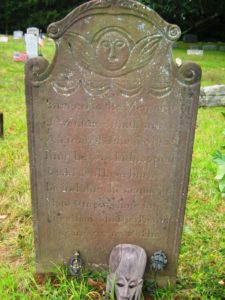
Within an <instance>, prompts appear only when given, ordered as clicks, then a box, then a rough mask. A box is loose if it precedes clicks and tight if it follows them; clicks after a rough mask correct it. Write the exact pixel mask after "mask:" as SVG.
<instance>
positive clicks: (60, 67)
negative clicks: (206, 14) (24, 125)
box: [26, 0, 201, 285]
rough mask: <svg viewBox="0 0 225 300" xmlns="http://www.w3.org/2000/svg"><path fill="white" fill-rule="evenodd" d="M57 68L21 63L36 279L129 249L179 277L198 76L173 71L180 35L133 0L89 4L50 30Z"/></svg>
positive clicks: (163, 279)
mask: <svg viewBox="0 0 225 300" xmlns="http://www.w3.org/2000/svg"><path fill="white" fill-rule="evenodd" d="M48 36H49V37H50V38H52V39H54V40H55V41H56V47H57V51H56V56H55V58H54V60H53V63H52V65H50V66H49V65H48V62H47V61H46V60H45V59H44V58H41V57H39V58H35V59H31V60H29V61H28V63H27V64H26V95H27V116H28V129H29V152H30V165H31V188H32V203H33V221H34V232H35V247H36V261H37V270H38V272H48V271H50V270H52V269H54V267H55V266H56V265H60V264H62V263H64V262H68V260H69V259H70V258H71V257H72V256H73V253H74V251H75V250H79V251H80V254H81V257H82V258H83V260H84V263H85V264H86V266H89V267H90V268H95V269H98V268H99V269H105V268H107V264H108V259H109V255H110V252H111V250H112V249H113V247H114V246H116V245H118V244H134V245H138V246H140V247H142V248H144V249H145V251H146V253H147V255H148V267H147V269H146V277H147V278H148V277H150V276H151V274H152V272H151V268H150V260H151V257H152V256H153V254H154V253H155V252H157V253H161V252H160V250H162V251H163V252H164V253H165V254H166V256H167V261H168V265H167V267H166V268H165V270H164V271H162V272H160V273H159V274H158V275H157V277H156V278H157V281H158V283H159V284H161V285H163V284H166V283H167V282H168V280H169V281H170V282H171V283H172V284H173V283H174V282H175V278H176V269H177V260H178V253H179V246H180V240H181V232H182V224H183V219H184V209H185V201H186V195H187V187H188V178H189V172H190V165H191V154H192V146H193V139H194V129H195V120H196V114H197V108H198V98H199V89H200V77H201V70H200V68H199V67H198V66H197V65H196V64H194V63H184V64H182V65H181V66H180V67H178V66H176V65H175V63H174V62H173V60H172V56H171V47H172V45H173V43H174V41H176V40H177V39H178V38H179V37H180V29H179V28H178V27H177V26H176V25H170V24H168V23H166V22H165V21H164V20H163V19H161V18H160V16H159V15H157V14H156V13H155V12H154V11H153V10H151V9H149V8H147V7H145V6H143V5H142V4H140V3H138V2H134V1H130V0H129V1H128V0H118V1H116V0H111V1H110V0H101V1H99V0H97V1H90V2H87V3H86V4H83V5H82V6H80V7H78V8H76V9H75V10H74V11H72V12H71V13H70V14H69V15H68V16H67V17H65V18H64V19H63V20H62V21H59V22H56V23H53V24H51V25H50V26H49V27H48Z"/></svg>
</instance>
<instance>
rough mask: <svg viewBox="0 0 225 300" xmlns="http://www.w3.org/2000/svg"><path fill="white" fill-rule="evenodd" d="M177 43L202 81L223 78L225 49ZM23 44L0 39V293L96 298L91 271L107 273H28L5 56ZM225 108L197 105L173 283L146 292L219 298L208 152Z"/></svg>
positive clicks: (15, 85) (221, 208) (24, 175)
mask: <svg viewBox="0 0 225 300" xmlns="http://www.w3.org/2000/svg"><path fill="white" fill-rule="evenodd" d="M53 45H54V44H53V43H52V42H51V41H49V40H45V47H44V48H43V50H42V52H43V55H44V56H45V57H46V58H47V59H49V60H51V59H52V56H53V53H54V46H53ZM180 46H182V47H180V48H177V49H174V57H180V58H181V59H182V60H183V61H187V60H190V59H191V60H194V61H196V62H197V63H198V64H200V65H201V67H202V69H203V80H202V85H203V86H207V85H213V84H225V52H217V51H208V52H207V51H206V52H205V54H204V56H203V57H197V56H193V57H187V55H186V49H185V48H184V47H183V45H182V44H180ZM23 50H24V42H23V41H22V40H16V41H13V40H12V39H11V38H10V40H9V43H8V44H3V43H2V44H0V63H1V68H0V79H1V80H0V111H3V112H4V119H5V137H4V139H3V140H0V299H4V300H7V299H75V300H78V299H100V298H99V297H100V296H99V295H100V294H99V293H100V292H101V288H102V284H101V283H100V282H98V283H97V284H96V285H97V287H96V285H95V284H93V281H91V280H90V278H92V279H93V280H94V281H96V280H97V279H98V280H105V278H106V274H95V275H93V274H91V273H90V272H89V271H87V270H84V272H83V274H82V276H81V277H80V278H79V279H78V280H77V281H76V280H73V279H68V278H67V276H66V272H65V270H59V271H58V273H57V274H56V276H55V277H50V276H49V277H46V278H44V277H41V278H35V277H34V273H35V264H34V250H33V228H32V213H31V200H30V187H29V165H28V150H27V128H26V109H25V96H24V64H23V63H15V62H13V59H12V56H13V52H15V51H23ZM224 110H225V109H223V108H200V109H199V111H198V120H197V129H196V135H195V144H194V153H193V161H192V170H191V178H190V186H189V194H188V199H187V207H186V214H185V223H184V230H183V236H182V246H181V252H180V256H179V268H178V277H177V286H176V288H173V287H168V288H166V289H154V286H152V287H151V288H152V290H154V291H153V292H152V293H151V296H150V292H148V293H147V294H148V295H149V296H148V297H146V299H225V202H224V200H223V199H222V198H221V195H220V193H219V191H218V184H217V182H216V180H215V175H216V168H217V167H216V165H215V164H214V163H213V162H212V159H211V155H212V153H213V152H214V151H216V150H221V148H222V146H223V145H224V144H225V143H224V140H223V134H222V132H223V130H224V128H225V126H224V118H223V116H222V114H221V113H222V112H224ZM84 238H85V237H84ZM56 239H57V237H56ZM88 278H89V280H88ZM35 279H36V280H35ZM90 283H91V284H90ZM149 288H150V287H147V286H146V287H145V289H146V290H147V289H149Z"/></svg>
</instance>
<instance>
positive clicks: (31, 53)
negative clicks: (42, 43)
mask: <svg viewBox="0 0 225 300" xmlns="http://www.w3.org/2000/svg"><path fill="white" fill-rule="evenodd" d="M25 43H26V52H27V55H28V57H29V58H32V57H37V56H38V38H37V36H35V35H33V34H30V33H26V34H25Z"/></svg>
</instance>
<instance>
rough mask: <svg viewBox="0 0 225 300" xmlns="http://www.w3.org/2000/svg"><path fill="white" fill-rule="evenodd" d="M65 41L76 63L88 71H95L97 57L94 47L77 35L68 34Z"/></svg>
mask: <svg viewBox="0 0 225 300" xmlns="http://www.w3.org/2000/svg"><path fill="white" fill-rule="evenodd" d="M65 40H66V42H67V44H68V47H69V48H70V50H71V53H72V55H73V57H74V59H75V60H76V62H78V63H79V65H81V66H83V67H85V68H86V69H88V70H93V71H95V70H96V57H95V52H94V49H93V47H92V45H91V44H90V43H89V42H88V41H87V40H86V39H85V38H84V37H83V36H81V35H79V34H77V33H67V34H66V36H65Z"/></svg>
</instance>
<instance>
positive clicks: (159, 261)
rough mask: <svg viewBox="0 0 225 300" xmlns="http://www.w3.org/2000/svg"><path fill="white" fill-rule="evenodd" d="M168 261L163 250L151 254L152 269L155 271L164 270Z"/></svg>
mask: <svg viewBox="0 0 225 300" xmlns="http://www.w3.org/2000/svg"><path fill="white" fill-rule="evenodd" d="M167 263H168V260H167V257H166V254H165V253H164V252H163V251H162V250H159V251H156V252H155V253H154V254H153V256H151V269H152V271H153V272H157V271H163V270H164V269H165V267H166V265H167Z"/></svg>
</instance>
